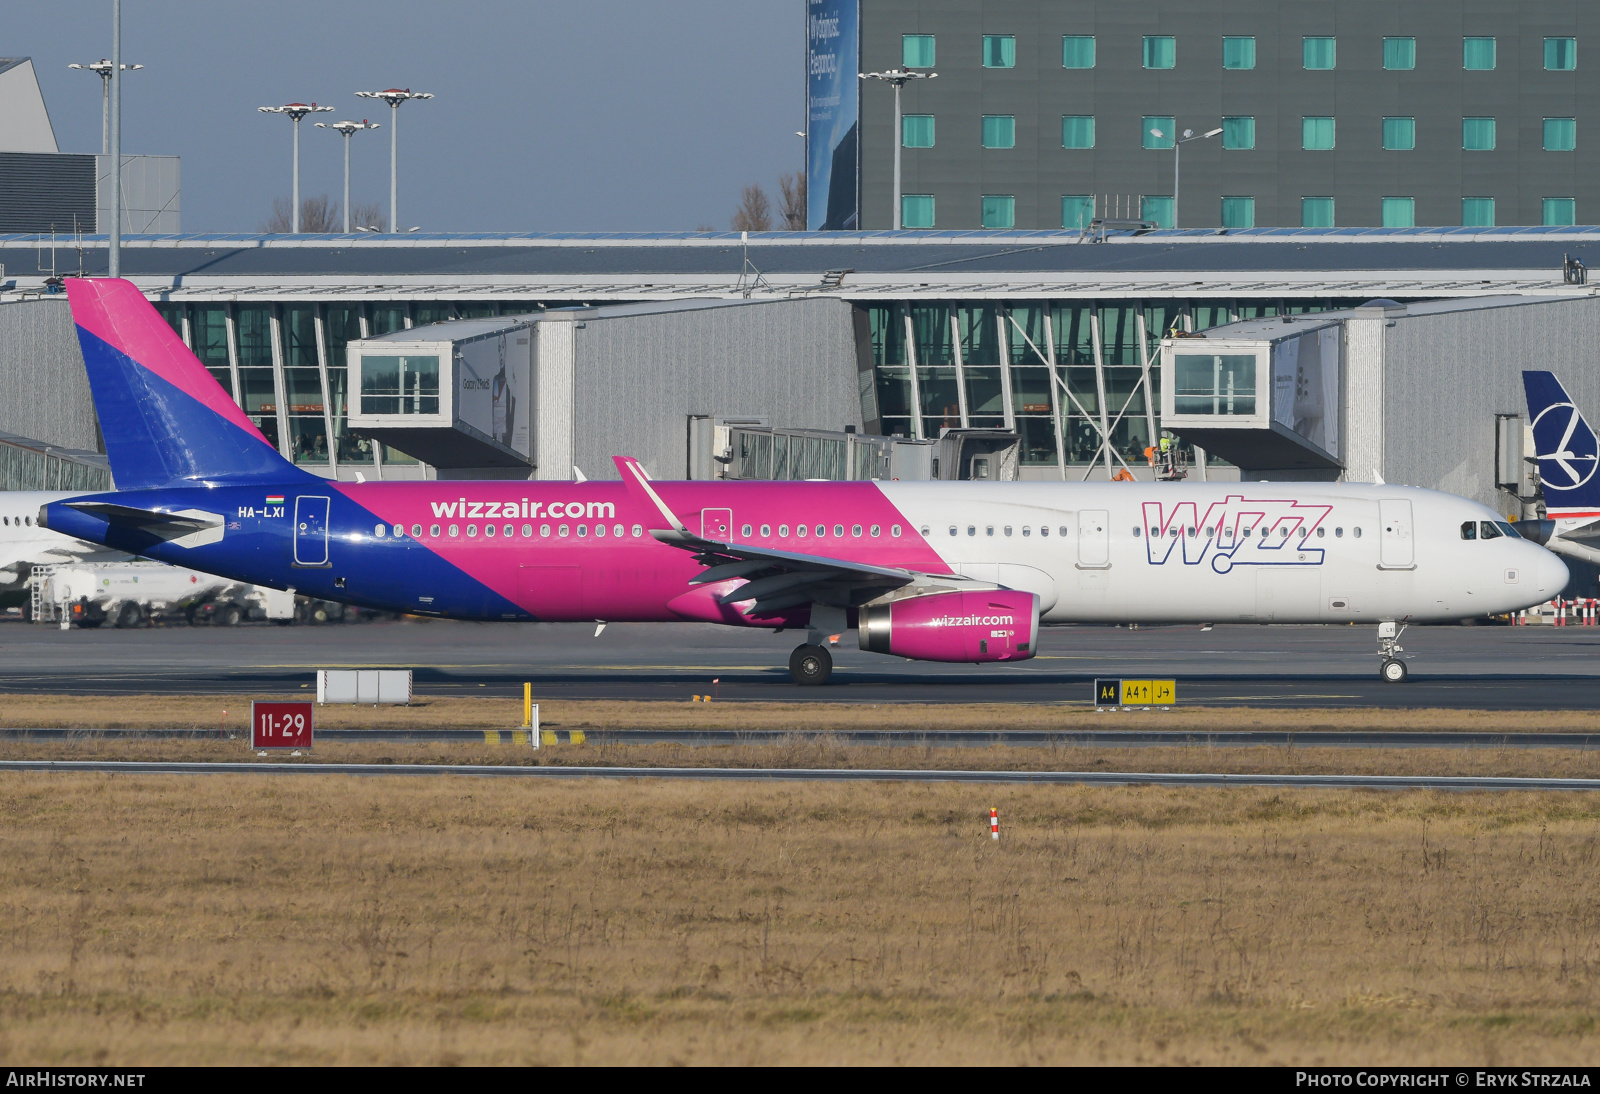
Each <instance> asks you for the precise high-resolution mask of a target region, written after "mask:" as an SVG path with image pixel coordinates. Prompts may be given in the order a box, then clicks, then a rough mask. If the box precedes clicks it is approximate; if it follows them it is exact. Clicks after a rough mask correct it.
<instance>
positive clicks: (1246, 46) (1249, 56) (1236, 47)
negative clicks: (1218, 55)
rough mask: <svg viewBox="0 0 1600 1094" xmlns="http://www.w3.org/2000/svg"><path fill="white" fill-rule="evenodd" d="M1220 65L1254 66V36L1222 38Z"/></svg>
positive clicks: (1232, 66) (1242, 67) (1240, 67)
mask: <svg viewBox="0 0 1600 1094" xmlns="http://www.w3.org/2000/svg"><path fill="white" fill-rule="evenodd" d="M1222 67H1223V68H1237V69H1247V68H1255V67H1256V40H1255V39H1254V38H1224V39H1223V40H1222Z"/></svg>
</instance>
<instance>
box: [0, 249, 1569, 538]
mask: <svg viewBox="0 0 1600 1094" xmlns="http://www.w3.org/2000/svg"><path fill="white" fill-rule="evenodd" d="M44 242H45V243H46V244H47V240H46V241H44ZM1597 243H1600V231H1597V230H1595V229H1591V228H1582V227H1548V228H1546V227H1531V228H1521V229H1463V228H1454V229H1434V230H1429V229H1401V230H1393V229H1278V230H1273V229H1247V230H1241V231H1239V232H1231V233H1229V234H1227V235H1218V234H1217V233H1216V232H1214V231H1208V230H1194V231H1178V232H1163V231H1153V232H1132V231H1111V232H1107V233H1080V232H1063V231H1059V230H1057V231H1052V232H981V231H974V232H967V233H937V232H902V233H843V234H841V233H766V234H759V235H752V236H751V237H750V238H749V239H748V241H742V240H741V239H740V237H739V236H737V235H727V234H710V233H682V234H656V235H567V236H551V235H515V236H513V235H494V236H420V235H419V236H411V237H404V238H392V237H374V236H355V237H343V236H317V237H282V236H279V237H273V236H163V237H158V236H151V237H134V238H132V239H130V240H129V241H128V242H127V244H126V246H125V249H124V253H123V268H124V271H125V273H126V274H127V275H128V276H129V277H130V278H131V279H132V280H133V281H134V282H135V283H136V284H138V285H139V286H140V287H141V288H142V289H143V290H144V291H145V292H146V293H147V295H149V296H150V298H151V299H152V300H153V301H154V302H155V303H156V306H157V307H158V308H159V309H160V310H161V312H162V314H163V315H164V316H165V317H166V318H167V320H168V321H169V323H171V325H172V327H173V329H174V331H176V332H177V333H178V335H179V336H180V337H182V338H183V339H184V340H185V341H186V342H187V343H188V344H189V345H190V346H191V347H193V349H194V351H195V353H196V354H197V355H198V356H199V357H200V359H201V360H202V361H203V362H205V364H206V365H207V367H208V368H210V370H211V371H212V374H213V375H214V376H215V377H216V378H217V380H218V382H219V383H220V384H221V385H222V387H223V388H224V390H226V391H228V392H229V393H230V394H231V395H233V397H234V398H235V399H236V400H238V402H239V403H240V405H241V406H242V407H243V408H244V410H245V411H246V412H247V413H248V414H249V415H250V416H251V418H252V420H254V421H255V422H256V423H257V424H258V425H259V426H260V427H261V429H262V432H263V433H265V434H266V435H267V436H268V437H269V438H270V439H271V440H272V441H273V442H274V443H275V444H277V445H278V447H279V449H280V451H282V452H283V454H284V455H285V456H286V457H288V458H290V459H292V460H294V461H295V462H296V463H297V464H300V465H301V466H303V467H306V468H307V469H308V470H311V471H313V472H315V473H317V474H322V475H327V476H330V477H337V478H341V479H353V478H355V477H356V476H358V475H360V476H363V477H367V478H374V477H384V478H418V477H475V476H497V477H512V478H542V479H565V478H569V477H571V476H573V475H574V474H576V473H577V471H579V470H581V471H582V472H583V473H585V474H587V475H589V476H591V477H595V478H602V477H613V476H614V474H615V472H614V470H613V468H612V467H611V465H610V459H609V457H610V456H612V455H613V454H633V455H637V456H638V457H640V458H641V459H642V460H643V461H644V463H645V466H646V467H647V469H648V470H649V471H650V472H651V473H652V474H654V475H656V476H657V477H661V478H675V477H684V476H688V477H714V476H724V477H727V476H735V477H737V476H746V477H762V476H764V475H775V474H780V473H781V474H782V475H783V476H784V477H799V478H812V477H836V478H845V477H869V476H870V477H882V476H885V475H889V474H891V473H893V472H892V468H890V467H889V466H888V465H882V464H879V465H868V464H863V463H861V462H859V461H857V460H855V459H853V458H846V459H843V460H837V461H834V462H832V463H831V464H829V465H828V466H819V464H818V463H817V461H815V460H809V458H808V460H809V462H808V460H802V459H799V458H798V457H797V458H795V459H794V460H792V461H791V462H790V463H788V464H787V465H786V466H784V467H783V468H782V470H781V472H780V471H779V470H778V469H777V465H775V464H767V465H764V466H763V465H761V464H759V463H757V464H755V465H752V464H751V463H749V462H748V461H745V460H742V459H740V458H738V457H740V456H741V453H739V452H736V451H730V450H729V449H730V445H729V442H730V438H731V437H732V433H731V431H732V430H735V429H742V430H745V431H746V432H751V431H756V432H759V431H760V430H763V429H768V430H772V431H775V432H777V431H783V430H788V431H800V432H805V431H811V432H813V433H822V432H826V433H828V434H829V435H830V437H831V439H830V440H829V441H828V444H830V445H834V446H835V447H837V446H838V445H845V446H847V447H850V446H854V445H856V444H857V443H858V442H857V440H847V439H846V438H848V437H850V434H847V433H846V431H847V430H851V431H854V436H855V437H856V438H861V437H864V436H866V435H894V434H899V435H901V436H902V437H904V438H906V439H907V440H908V441H917V440H921V439H925V440H933V439H935V438H938V437H939V436H940V434H941V433H943V432H944V431H946V430H948V429H956V428H963V427H964V428H968V429H994V430H1001V431H1014V432H1015V433H1016V434H1017V436H1018V438H1019V440H1020V447H1019V452H1018V457H1019V458H1018V465H1019V466H1018V477H1021V478H1024V479H1045V480H1058V481H1059V480H1076V479H1083V478H1088V477H1100V478H1105V477H1108V476H1110V475H1112V474H1115V473H1117V472H1119V471H1122V470H1127V471H1129V472H1130V473H1132V474H1133V475H1135V476H1137V477H1147V476H1148V475H1149V468H1148V467H1147V465H1146V464H1145V460H1144V457H1143V452H1144V449H1145V447H1146V446H1147V445H1148V444H1150V443H1151V442H1152V440H1153V439H1154V438H1155V437H1157V435H1158V434H1159V432H1160V431H1161V430H1163V429H1170V430H1171V431H1173V432H1175V433H1177V435H1178V436H1179V437H1180V438H1182V439H1185V440H1187V441H1189V442H1190V443H1193V444H1194V445H1196V446H1197V447H1198V448H1201V449H1204V450H1206V451H1208V452H1209V453H1210V459H1209V466H1207V465H1205V464H1202V465H1201V466H1198V467H1195V468H1193V469H1192V471H1191V477H1201V476H1209V477H1211V478H1217V479H1226V478H1237V477H1239V476H1240V475H1241V473H1242V474H1245V475H1247V476H1249V477H1253V478H1321V479H1329V478H1337V477H1340V476H1344V477H1348V478H1353V479H1361V480H1365V479H1369V478H1370V477H1371V476H1372V474H1373V473H1374V472H1377V473H1379V474H1381V475H1383V476H1384V477H1385V478H1386V479H1388V480H1389V481H1395V482H1408V483H1414V484H1416V485H1422V486H1436V487H1443V488H1445V489H1450V490H1454V491H1456V492H1458V493H1463V494H1466V495H1468V496H1472V497H1476V498H1478V499H1480V500H1483V501H1485V502H1488V503H1490V504H1495V505H1497V506H1502V507H1504V506H1505V505H1506V503H1507V495H1506V494H1505V493H1503V492H1500V491H1498V490H1497V483H1498V482H1500V481H1502V480H1504V479H1506V478H1507V476H1510V477H1511V478H1515V477H1516V476H1517V472H1516V468H1515V467H1513V468H1512V469H1511V470H1510V471H1506V470H1505V468H1504V467H1502V466H1501V462H1504V461H1501V462H1497V454H1499V455H1504V453H1500V452H1498V450H1497V444H1499V441H1500V440H1507V443H1509V440H1510V439H1512V433H1511V432H1507V431H1505V430H1504V429H1503V428H1502V424H1503V422H1504V421H1507V420H1511V419H1518V418H1519V417H1520V416H1521V415H1523V414H1525V411H1524V409H1523V405H1522V394H1521V386H1520V370H1521V369H1522V368H1524V367H1530V366H1540V367H1542V366H1551V367H1554V368H1555V369H1556V371H1557V372H1559V373H1561V374H1562V376H1563V379H1565V380H1566V381H1567V382H1568V384H1569V385H1570V387H1571V390H1572V391H1573V393H1574V395H1575V396H1576V397H1577V398H1578V399H1579V400H1580V402H1581V404H1582V405H1584V406H1586V407H1594V408H1596V410H1597V411H1600V369H1596V368H1595V366H1594V362H1595V361H1596V360H1597V359H1600V306H1597V304H1596V301H1595V299H1594V290H1593V289H1591V288H1590V287H1589V286H1588V285H1587V284H1585V283H1583V281H1584V276H1583V271H1582V270H1581V269H1579V268H1578V267H1577V266H1576V265H1575V264H1574V263H1572V262H1571V261H1569V260H1571V259H1573V258H1574V257H1577V256H1582V255H1583V254H1585V253H1594V250H1595V244H1597ZM40 245H41V240H40V239H39V238H37V237H0V263H4V265H5V268H6V271H7V278H8V281H9V287H8V288H7V289H6V291H4V292H3V293H0V431H4V432H6V433H11V434H16V435H19V436H21V437H24V438H32V439H33V440H35V441H39V442H44V443H48V444H50V445H54V446H57V447H59V448H62V449H76V450H88V451H90V452H93V451H96V450H99V449H100V448H101V445H100V442H99V438H98V432H97V424H96V421H95V417H94V412H93V408H92V404H91V403H90V401H89V398H88V391H87V385H86V383H85V380H84V375H83V364H82V359H81V355H80V353H79V350H78V347H77V342H76V338H75V337H74V335H73V328H72V325H71V321H70V316H69V315H68V312H67V308H66V301H65V298H64V296H62V295H61V294H59V293H54V294H52V293H50V292H49V291H48V289H49V288H50V286H49V285H47V284H46V277H47V276H48V270H49V269H50V267H51V261H52V260H51V258H50V257H49V255H48V254H44V255H41V253H40ZM62 258H63V256H59V255H58V256H57V257H56V259H55V260H54V261H55V263H56V266H57V267H58V268H59V266H60V265H62ZM72 261H73V262H74V263H76V262H77V261H78V258H77V252H76V251H74V252H73V256H72ZM83 262H84V270H85V272H86V273H91V274H92V273H95V272H97V271H102V272H103V270H104V262H105V251H104V241H103V239H100V240H86V241H85V246H84V252H83ZM1385 301H1387V303H1385ZM1426 302H1432V303H1426ZM1263 321H1267V322H1265V323H1264V322H1263ZM1200 333H1205V334H1207V335H1208V336H1209V337H1208V338H1207V339H1189V338H1184V337H1179V336H1182V335H1190V334H1200ZM1210 346H1214V347H1217V348H1215V349H1211V348H1207V347H1210ZM1224 349H1226V352H1223V350H1224ZM1179 351H1181V352H1179ZM1223 358H1227V362H1226V368H1223V366H1222V365H1221V364H1219V363H1218V362H1221V361H1222V359H1223ZM1197 361H1198V362H1199V364H1198V365H1197V364H1196V362H1197ZM1241 361H1244V362H1247V364H1244V365H1241V364H1240V362H1241ZM1213 366H1215V367H1213ZM1224 373H1225V374H1226V377H1225V379H1219V377H1223V376H1224ZM1246 385H1248V387H1249V388H1250V390H1249V391H1248V392H1247V391H1246ZM1224 388H1225V390H1224ZM1224 395H1226V396H1227V398H1225V399H1224V398H1223V396H1224ZM1246 395H1248V396H1249V398H1246ZM1179 400H1181V402H1180V401H1179ZM1197 407H1201V408H1206V407H1209V408H1210V409H1209V410H1205V411H1204V413H1203V414H1202V416H1201V417H1200V418H1199V419H1197V418H1196V416H1195V411H1196V408H1197ZM1205 415H1210V416H1211V418H1214V419H1216V420H1210V419H1208V418H1207V417H1205ZM1497 416H1503V417H1501V418H1497ZM1502 435H1503V436H1502ZM813 441H816V442H817V443H818V444H820V443H822V442H821V441H818V440H817V439H816V438H814V437H812V438H808V439H806V440H805V443H806V444H811V443H812V442H813ZM785 443H789V442H785ZM1500 447H1502V448H1503V447H1504V445H1501V446H1500ZM794 451H796V452H799V451H800V450H799V449H794ZM1513 462H1514V461H1513Z"/></svg>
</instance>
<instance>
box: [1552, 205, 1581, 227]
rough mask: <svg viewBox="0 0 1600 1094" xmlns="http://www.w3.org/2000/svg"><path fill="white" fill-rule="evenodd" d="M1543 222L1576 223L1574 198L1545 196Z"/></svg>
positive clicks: (1554, 223)
mask: <svg viewBox="0 0 1600 1094" xmlns="http://www.w3.org/2000/svg"><path fill="white" fill-rule="evenodd" d="M1544 222H1545V223H1546V224H1549V225H1563V224H1576V223H1578V202H1577V199H1575V198H1545V199H1544Z"/></svg>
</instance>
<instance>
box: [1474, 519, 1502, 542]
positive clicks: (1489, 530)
mask: <svg viewBox="0 0 1600 1094" xmlns="http://www.w3.org/2000/svg"><path fill="white" fill-rule="evenodd" d="M1478 526H1479V527H1480V528H1481V529H1482V530H1483V531H1482V536H1483V538H1484V539H1499V538H1500V537H1501V536H1503V535H1505V533H1504V532H1502V531H1500V528H1499V526H1498V525H1496V524H1495V522H1494V521H1492V520H1485V521H1480V522H1479V525H1478Z"/></svg>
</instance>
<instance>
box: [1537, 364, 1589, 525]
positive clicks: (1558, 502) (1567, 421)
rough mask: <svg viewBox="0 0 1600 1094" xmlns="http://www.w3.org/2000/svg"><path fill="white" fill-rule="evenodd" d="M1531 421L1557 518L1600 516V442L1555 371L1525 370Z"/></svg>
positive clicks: (1547, 501)
mask: <svg viewBox="0 0 1600 1094" xmlns="http://www.w3.org/2000/svg"><path fill="white" fill-rule="evenodd" d="M1522 386H1523V390H1524V391H1525V392H1526V393H1527V396H1528V420H1529V421H1530V422H1531V423H1532V424H1533V443H1534V448H1535V455H1536V456H1537V458H1538V461H1539V478H1540V480H1541V482H1542V483H1543V484H1544V500H1545V507H1546V508H1547V509H1548V510H1549V511H1550V513H1551V515H1552V516H1562V515H1569V516H1570V515H1576V514H1575V513H1574V511H1580V512H1584V513H1589V512H1600V476H1597V475H1596V474H1595V471H1596V470H1597V469H1600V441H1597V440H1596V438H1595V432H1594V430H1593V429H1591V428H1590V426H1589V423H1588V422H1587V421H1585V420H1584V417H1583V412H1582V411H1580V410H1579V409H1578V407H1577V404H1576V403H1574V402H1573V401H1572V398H1571V396H1569V395H1568V394H1567V389H1566V388H1564V387H1563V386H1562V385H1561V381H1560V380H1558V379H1556V376H1555V373H1553V372H1531V371H1530V372H1524V373H1523V374H1522Z"/></svg>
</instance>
